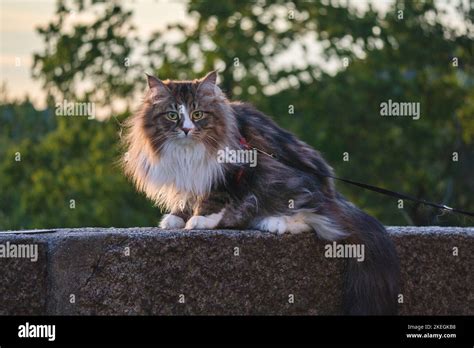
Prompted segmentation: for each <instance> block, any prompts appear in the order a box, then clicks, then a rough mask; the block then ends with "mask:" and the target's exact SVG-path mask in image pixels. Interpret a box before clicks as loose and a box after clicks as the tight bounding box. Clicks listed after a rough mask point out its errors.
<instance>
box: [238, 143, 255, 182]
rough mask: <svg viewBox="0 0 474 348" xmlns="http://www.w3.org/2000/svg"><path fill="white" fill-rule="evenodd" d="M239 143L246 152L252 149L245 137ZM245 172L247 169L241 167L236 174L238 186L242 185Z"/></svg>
mask: <svg viewBox="0 0 474 348" xmlns="http://www.w3.org/2000/svg"><path fill="white" fill-rule="evenodd" d="M239 143H240V146H241V147H242V148H243V149H245V150H248V149H250V148H251V147H250V144H249V143H248V142H247V140H246V139H245V138H244V137H241V138H240V139H239ZM244 172H245V168H244V167H240V169H239V171H238V172H237V173H236V174H235V182H236V183H237V185H238V184H239V183H240V180H241V179H242V176H243V175H244Z"/></svg>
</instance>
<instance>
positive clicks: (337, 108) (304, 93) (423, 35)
mask: <svg viewBox="0 0 474 348" xmlns="http://www.w3.org/2000/svg"><path fill="white" fill-rule="evenodd" d="M351 4H353V2H349V5H347V2H346V1H341V2H338V1H324V0H321V1H312V2H309V1H294V2H284V1H273V2H266V1H259V0H257V1H248V2H247V1H237V0H232V1H221V2H214V1H191V2H189V3H188V4H186V6H187V12H188V19H187V22H186V23H180V24H173V25H169V26H168V28H166V30H162V31H158V32H156V33H154V34H153V35H152V36H151V37H150V38H149V39H148V40H146V41H145V42H144V46H145V49H146V54H144V56H145V58H141V57H140V66H138V62H137V60H136V59H132V58H131V57H132V56H133V55H134V52H135V51H136V50H137V48H139V47H140V42H139V41H138V39H137V38H136V37H135V34H134V30H133V29H134V28H133V25H132V24H131V13H130V11H126V10H124V9H123V7H122V5H121V4H120V2H119V1H111V2H103V1H95V0H89V1H87V0H78V1H60V2H58V8H57V13H56V16H55V19H54V20H53V21H52V22H51V23H50V24H49V25H48V26H46V27H44V28H41V29H40V30H39V33H40V35H41V36H42V37H43V39H44V41H45V49H44V51H43V52H41V53H37V54H36V55H35V57H34V69H33V73H34V76H36V77H37V78H39V79H41V80H42V81H43V82H44V86H45V88H46V90H47V91H48V92H49V94H50V97H49V101H48V103H49V105H50V109H51V108H53V107H54V103H55V101H56V102H57V101H61V100H64V99H71V100H76V101H79V100H83V101H89V102H95V103H97V105H101V106H105V107H109V114H111V115H114V113H113V111H110V110H112V108H111V105H115V103H117V102H119V101H126V102H128V103H130V102H131V101H132V100H133V99H134V98H135V96H136V92H137V91H141V90H142V89H143V88H144V79H143V78H142V76H141V73H142V71H146V70H147V69H148V68H151V69H150V70H154V71H155V73H156V74H157V75H158V76H159V77H162V78H182V79H188V78H194V77H196V76H199V75H204V74H205V73H206V72H207V71H209V70H212V69H218V70H219V71H220V78H221V81H220V82H221V86H222V88H223V89H224V90H225V91H226V92H227V93H228V94H229V96H232V97H233V98H234V99H237V98H238V99H242V100H245V101H249V102H251V103H253V104H255V105H256V106H257V107H258V108H259V109H261V110H262V111H264V112H266V113H267V114H269V115H271V116H273V117H274V118H275V119H276V120H277V122H278V123H279V124H280V125H282V126H283V127H284V128H287V129H289V130H291V131H293V132H294V133H296V134H297V135H298V136H299V137H300V138H302V139H303V140H305V141H306V142H308V143H309V144H311V145H313V146H314V147H315V148H317V149H319V150H320V151H322V152H323V153H324V155H325V157H326V158H327V159H328V161H329V162H330V163H331V164H332V165H333V166H334V167H335V169H336V172H337V173H338V174H339V175H340V176H342V177H348V178H352V179H355V180H360V181H365V182H369V183H372V184H375V185H379V186H382V187H386V188H392V189H395V190H400V191H404V192H407V193H410V194H413V195H416V196H418V197H423V198H426V199H430V200H434V201H439V202H443V203H444V204H447V205H452V206H458V207H461V208H463V209H466V210H471V211H472V210H474V201H473V200H472V198H471V197H472V193H473V192H474V180H472V173H473V172H474V168H473V166H474V160H473V159H474V144H473V141H474V118H473V114H474V92H473V91H474V88H473V84H474V67H473V62H474V59H473V55H474V45H473V39H474V26H473V18H474V12H473V11H474V10H473V8H470V7H469V6H468V4H466V3H465V2H462V1H459V2H455V3H454V7H453V9H454V12H455V13H454V15H455V16H457V18H458V25H454V26H453V25H447V24H446V16H445V11H446V10H445V8H444V6H440V4H439V3H434V2H433V1H431V0H426V1H396V2H393V3H392V4H391V5H390V7H389V8H388V10H387V11H386V12H380V11H378V10H376V9H375V8H373V7H372V6H371V5H370V3H368V6H367V8H366V9H361V6H353V5H351ZM91 14H94V15H93V16H92V17H93V18H94V19H93V20H91V19H88V20H89V22H88V23H87V24H85V23H84V22H83V21H81V18H82V17H83V15H86V16H85V17H87V18H89V17H90V15H91ZM87 15H89V16H87ZM451 16H452V14H451ZM170 36H173V38H174V39H173V40H170ZM176 38H178V39H176ZM318 49H319V50H318ZM132 62H134V63H132ZM84 81H86V83H84ZM389 99H391V100H393V101H399V102H419V103H420V105H421V118H420V119H419V120H412V119H411V118H410V117H381V115H380V103H382V102H386V101H388V100H389ZM2 104H5V103H2ZM130 105H131V104H130ZM135 105H136V103H135ZM293 108H294V113H293V112H291V111H292V109H293ZM1 111H2V113H1V114H0V117H2V122H4V121H5V122H6V127H3V128H2V129H1V130H0V136H1V138H0V145H2V146H1V147H0V149H1V150H0V151H2V150H3V153H2V154H3V155H4V156H2V158H3V159H2V161H1V162H0V170H1V172H2V173H4V174H3V175H2V178H1V181H0V186H2V188H1V189H2V200H1V201H0V221H2V222H1V223H2V225H3V226H1V227H3V228H17V227H51V226H62V227H70V226H80V225H82V226H84V225H99V226H108V225H115V226H126V225H128V226H131V225H150V224H154V222H155V221H156V213H155V209H152V208H151V204H150V203H149V202H147V201H146V200H145V199H144V198H143V197H141V196H140V195H138V194H136V193H134V192H133V188H132V186H131V185H130V184H128V183H126V182H125V180H124V179H123V176H122V174H121V173H120V171H119V170H118V168H117V167H116V166H115V164H114V161H115V159H116V158H117V155H118V153H117V149H116V147H115V144H116V143H117V140H118V137H117V131H118V129H117V127H116V125H115V123H113V122H110V121H107V122H97V121H90V120H86V119H84V118H74V119H69V118H64V119H63V118H61V119H58V120H57V121H56V120H54V117H52V113H51V111H45V112H44V113H40V112H37V111H36V110H34V109H32V107H31V105H29V104H28V103H25V104H21V105H18V104H15V105H4V106H3V107H2V109H1ZM28 113H30V114H31V115H30V116H26V115H28ZM127 114H128V111H127V112H125V113H124V114H123V115H122V116H121V117H126V115H127ZM12 115H14V116H12ZM33 115H34V116H33ZM13 117H14V118H13ZM32 117H34V120H35V121H33V123H31V122H32V121H31V120H32ZM51 119H53V121H52V120H51ZM17 120H19V121H18V122H17ZM38 120H40V121H38ZM35 122H37V123H35ZM17 123H18V124H17ZM2 124H3V123H2ZM35 127H36V128H35ZM35 130H36V131H37V133H36V134H35ZM15 132H16V133H15ZM7 134H8V135H7ZM10 134H12V135H13V137H10ZM15 134H16V135H15ZM5 136H6V137H10V138H9V139H8V138H6V139H8V140H5ZM17 149H19V151H21V153H22V154H24V155H22V156H23V157H22V158H24V160H22V163H21V165H19V163H17V162H14V161H13V160H12V156H13V154H14V153H15V152H16V151H17ZM346 152H347V153H348V155H349V161H344V160H343V156H344V153H346ZM454 153H457V154H458V161H453V154H454ZM338 186H339V188H340V189H341V190H342V191H343V192H344V193H345V194H346V195H347V196H348V197H349V198H350V199H351V200H352V201H354V202H355V203H356V204H358V205H360V206H361V207H363V208H364V209H366V210H368V211H369V212H370V213H372V214H374V215H375V216H376V217H378V218H379V219H380V220H381V221H382V222H383V223H385V224H388V225H389V224H407V223H409V224H417V225H420V224H453V225H463V224H464V225H467V224H471V225H472V221H469V220H467V219H464V218H460V217H458V216H455V215H451V214H445V215H443V216H440V214H441V213H440V212H439V211H435V210H433V209H429V208H426V207H423V206H418V205H416V204H412V203H409V202H404V209H399V208H398V206H397V203H398V202H397V201H396V200H394V199H391V198H388V197H384V196H379V195H377V194H375V193H371V192H367V191H364V190H361V189H359V188H353V187H349V186H346V185H344V184H338ZM4 193H5V194H4ZM70 199H75V202H76V208H75V209H70V208H69V204H70Z"/></svg>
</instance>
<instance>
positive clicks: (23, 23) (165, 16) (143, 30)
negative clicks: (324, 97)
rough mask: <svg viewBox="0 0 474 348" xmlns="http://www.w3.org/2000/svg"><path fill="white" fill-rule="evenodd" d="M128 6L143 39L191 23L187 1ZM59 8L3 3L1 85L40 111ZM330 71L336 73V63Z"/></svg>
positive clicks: (50, 3) (381, 2)
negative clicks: (38, 71) (42, 31)
mask: <svg viewBox="0 0 474 348" xmlns="http://www.w3.org/2000/svg"><path fill="white" fill-rule="evenodd" d="M220 1H225V0H220ZM242 1H245V0H242ZM368 1H371V2H372V3H373V4H374V6H375V7H376V8H377V9H379V10H380V11H382V12H384V11H386V10H387V9H388V8H389V7H390V4H391V3H393V1H394V0H351V4H353V5H354V6H355V7H357V8H358V9H361V10H363V9H364V8H366V6H367V3H368ZM414 1H415V0H414ZM455 1H465V2H468V1H470V0H455ZM438 3H441V4H442V6H447V7H449V5H448V4H449V1H447V0H439V1H438ZM124 4H125V7H126V8H127V9H131V10H132V11H133V23H134V25H135V26H136V27H137V29H138V32H139V34H140V36H141V37H142V38H147V37H149V35H150V34H151V33H152V32H154V31H156V30H159V29H163V28H165V27H166V26H167V25H168V24H170V23H176V22H180V23H186V21H187V20H188V18H187V15H186V1H185V0H135V1H131V0H129V1H124ZM55 7H56V1H55V0H0V84H2V85H3V84H6V87H7V90H8V96H9V97H13V98H22V97H24V96H25V95H26V94H28V95H29V96H30V99H31V100H32V101H33V103H34V104H35V106H36V107H38V108H43V107H44V106H45V105H44V101H45V93H44V92H43V91H42V87H41V82H40V81H37V80H34V79H33V78H32V76H31V67H32V61H33V60H32V57H33V53H34V52H41V51H42V46H43V42H42V39H41V37H40V36H39V35H38V34H37V33H36V28H37V27H38V26H44V25H45V24H47V23H48V22H49V21H50V20H51V19H52V18H53V17H54V11H55ZM446 21H447V22H450V24H451V25H453V26H456V25H460V26H461V27H462V23H461V24H460V23H459V21H457V19H456V18H455V17H454V16H450V15H448V16H447V18H446ZM188 22H189V20H188ZM296 49H297V48H295V50H296ZM321 49H322V48H321V47H317V46H315V47H314V54H313V55H314V57H316V58H315V59H318V58H317V57H318V55H319V54H320V51H321ZM298 56H299V53H298V52H296V51H290V52H286V54H285V55H283V56H282V57H281V58H280V62H279V63H280V64H282V65H284V64H288V63H289V62H291V60H292V59H294V58H295V57H298ZM277 63H278V62H277ZM293 63H294V62H293ZM322 65H324V62H322ZM323 68H325V67H324V66H323ZM326 68H327V70H331V69H336V67H335V65H333V64H332V62H331V63H329V64H328V65H327V66H326Z"/></svg>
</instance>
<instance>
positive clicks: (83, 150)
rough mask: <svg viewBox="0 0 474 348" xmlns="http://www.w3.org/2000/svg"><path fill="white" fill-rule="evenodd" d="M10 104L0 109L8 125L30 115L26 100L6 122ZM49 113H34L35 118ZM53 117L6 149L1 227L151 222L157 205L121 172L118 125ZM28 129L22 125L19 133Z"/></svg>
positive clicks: (2, 169) (1, 169)
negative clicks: (51, 124) (45, 128)
mask: <svg viewBox="0 0 474 348" xmlns="http://www.w3.org/2000/svg"><path fill="white" fill-rule="evenodd" d="M10 108H11V106H2V107H1V108H0V118H1V120H2V124H5V125H6V126H7V127H8V126H18V125H19V124H21V121H22V120H27V119H33V118H30V117H31V105H30V104H22V105H17V106H16V107H15V115H16V116H17V119H16V120H15V121H14V122H8V120H6V118H5V115H9V114H10V113H11V112H12V111H11V110H9V109H10ZM41 115H42V113H41V112H37V113H36V115H34V116H41ZM54 117H55V116H53V115H50V117H49V118H47V119H46V118H45V119H43V120H41V119H38V118H37V119H36V123H37V124H40V123H41V122H45V123H47V122H50V120H55V118H54ZM122 118H123V116H122ZM56 119H57V121H56V122H55V123H56V124H55V126H54V128H52V129H49V130H48V131H47V132H38V133H36V134H34V135H35V136H34V137H28V136H24V137H23V138H22V139H21V140H20V141H16V142H12V143H11V144H10V146H9V147H7V148H6V149H5V151H4V154H3V156H2V161H1V162H0V172H1V173H2V180H1V182H0V183H1V186H0V187H1V192H2V196H1V200H0V228H2V229H5V228H10V229H17V228H49V227H80V226H117V227H124V226H140V225H143V226H150V225H156V217H157V213H156V209H153V208H152V207H151V205H150V203H149V202H148V201H147V200H146V199H145V198H144V197H142V196H141V195H139V194H137V193H135V192H134V189H133V187H132V186H131V185H130V184H129V183H127V182H126V180H125V178H124V176H123V175H122V174H121V171H120V168H119V165H118V163H117V160H118V158H119V152H118V150H119V149H118V146H117V139H118V134H117V125H116V124H115V123H112V121H109V122H98V121H95V120H88V119H87V118H86V117H70V118H68V117H64V118H60V117H57V118H56ZM26 125H27V123H26ZM29 132H30V130H29V129H27V128H26V127H25V128H24V133H23V134H24V135H27V134H28V133H29ZM18 154H19V155H20V156H21V157H17V155H18ZM18 159H20V160H19V161H18Z"/></svg>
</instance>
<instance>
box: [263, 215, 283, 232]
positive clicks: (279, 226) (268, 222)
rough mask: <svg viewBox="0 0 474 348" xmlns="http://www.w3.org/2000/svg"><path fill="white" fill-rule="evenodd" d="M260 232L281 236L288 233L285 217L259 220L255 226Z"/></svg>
mask: <svg viewBox="0 0 474 348" xmlns="http://www.w3.org/2000/svg"><path fill="white" fill-rule="evenodd" d="M255 227H256V228H257V229H259V230H260V231H267V232H273V233H278V234H283V233H285V232H287V231H288V223H287V220H286V218H285V216H270V217H266V218H264V219H262V220H260V221H259V222H258V223H257V225H256V226H255Z"/></svg>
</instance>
